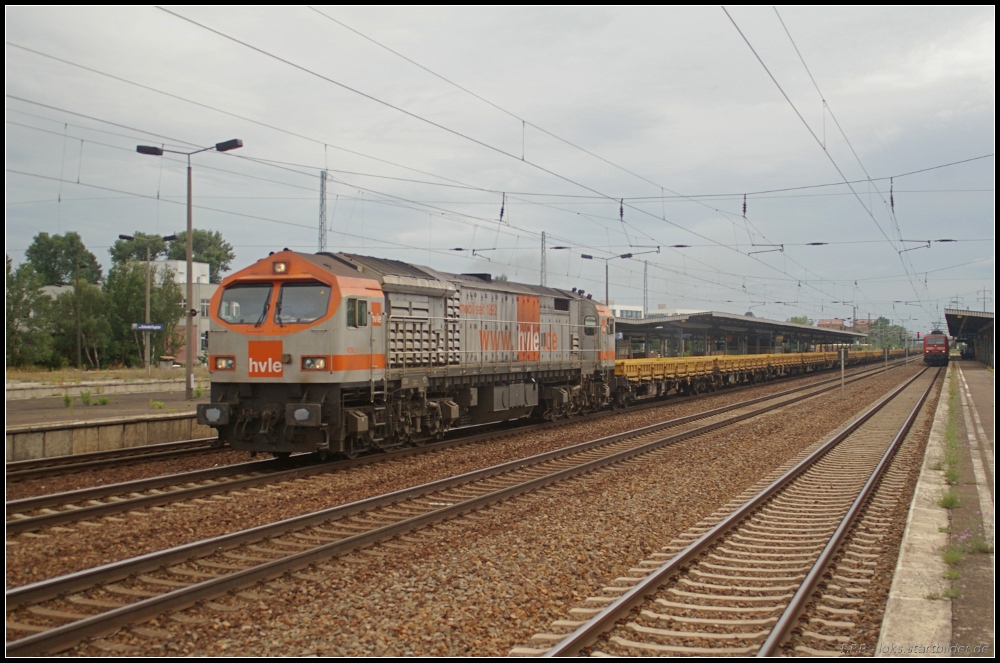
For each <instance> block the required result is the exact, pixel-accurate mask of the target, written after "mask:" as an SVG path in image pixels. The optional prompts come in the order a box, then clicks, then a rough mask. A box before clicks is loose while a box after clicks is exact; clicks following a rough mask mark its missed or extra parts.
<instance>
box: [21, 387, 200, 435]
mask: <svg viewBox="0 0 1000 663" xmlns="http://www.w3.org/2000/svg"><path fill="white" fill-rule="evenodd" d="M101 398H105V399H107V403H106V404H105V405H100V404H99V402H100V399H101ZM90 402H91V403H92V404H91V405H86V404H85V403H84V402H83V401H82V400H81V398H80V397H79V396H76V397H72V399H71V405H70V406H67V405H66V402H65V400H64V399H63V397H62V396H50V397H46V398H31V399H23V400H8V401H6V413H7V418H6V426H7V428H11V427H15V426H30V425H37V424H52V423H61V422H70V421H92V420H96V419H108V418H113V417H137V416H143V415H149V414H165V413H180V412H190V413H191V414H193V413H194V411H195V405H196V404H197V403H207V402H208V390H207V389H205V390H204V392H203V395H202V396H201V398H199V399H197V400H192V401H188V400H185V398H184V390H183V388H182V389H181V390H179V391H178V390H170V391H157V392H144V393H138V394H135V393H133V394H106V395H105V394H98V393H95V394H93V395H91V396H90Z"/></svg>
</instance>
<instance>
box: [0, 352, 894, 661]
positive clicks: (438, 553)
mask: <svg viewBox="0 0 1000 663" xmlns="http://www.w3.org/2000/svg"><path fill="white" fill-rule="evenodd" d="M912 372H913V371H912V369H904V370H899V371H892V372H890V373H888V374H887V375H885V376H880V377H877V378H874V379H872V380H870V381H867V382H865V383H864V384H863V385H859V386H855V387H853V388H852V387H849V388H848V393H847V397H846V398H841V396H840V394H839V392H833V393H829V394H826V395H823V396H821V397H819V398H818V399H813V400H810V401H806V402H803V403H798V404H795V405H793V406H791V407H789V408H786V409H785V410H782V411H780V412H777V413H772V414H768V415H763V416H761V417H758V418H755V419H753V420H751V421H749V422H746V423H745V424H744V425H742V426H740V427H738V428H736V429H733V430H728V431H726V430H723V431H717V432H715V433H712V434H709V435H706V436H703V437H700V438H696V439H693V440H688V441H685V442H683V443H680V444H678V445H676V446H673V447H669V448H666V449H663V450H660V451H657V452H655V453H653V454H649V455H648V456H645V457H642V458H638V459H633V460H631V461H629V462H627V463H622V464H620V465H618V466H615V467H613V468H608V469H605V470H600V471H597V472H594V473H592V474H590V475H587V476H585V477H581V478H577V479H574V480H572V481H569V482H566V483H563V484H559V485H557V486H554V487H551V488H548V489H545V490H541V491H538V492H535V493H532V494H529V495H527V496H524V497H520V498H517V499H515V500H512V501H510V502H507V503H505V504H503V505H498V506H495V507H492V508H490V509H487V510H484V511H482V512H479V513H477V514H474V515H473V516H471V517H467V518H461V519H459V520H457V521H454V522H452V523H448V524H445V525H442V526H439V527H435V528H432V529H428V530H424V531H421V532H418V533H415V534H414V535H412V536H410V537H406V539H407V540H403V541H399V542H397V543H395V544H392V545H383V546H377V547H375V548H373V549H370V550H367V551H362V552H359V553H355V554H353V555H351V556H350V557H348V558H344V559H339V560H331V561H330V562H329V563H328V564H324V565H321V566H319V567H315V568H311V569H309V570H308V571H306V572H304V573H302V574H295V575H292V576H286V577H283V578H282V579H280V580H279V581H276V582H270V583H266V584H264V585H262V586H258V587H256V588H254V589H253V590H251V592H250V593H243V594H241V595H239V596H227V597H225V598H223V599H218V600H216V601H215V602H214V603H215V604H216V605H215V606H214V607H213V606H201V607H197V608H192V609H190V610H187V611H184V613H183V614H182V615H180V617H182V618H183V619H184V622H179V621H176V620H175V619H173V618H172V617H170V616H167V617H162V618H160V619H158V620H156V621H155V623H153V624H148V625H145V626H146V627H147V628H148V627H153V629H155V631H152V632H153V633H154V634H155V636H154V637H150V636H149V635H148V633H150V632H151V631H146V632H145V633H146V635H143V634H141V633H140V630H138V629H134V628H130V629H123V630H122V631H121V632H119V633H118V634H116V635H114V636H110V637H109V638H107V639H106V640H102V641H100V642H98V643H95V644H89V645H82V646H81V647H78V648H77V649H75V650H73V651H72V653H74V654H98V653H100V654H106V653H112V652H109V651H108V650H109V648H110V649H112V650H114V651H121V652H122V653H125V652H126V651H131V652H133V653H143V654H146V655H156V654H170V653H183V654H195V655H214V654H225V653H229V654H250V655H305V654H319V655H366V656H368V655H442V654H443V655H505V654H506V653H507V652H508V651H509V650H510V649H511V648H512V647H514V646H516V645H520V644H523V643H524V642H527V640H528V639H529V638H530V636H531V635H532V634H533V633H535V632H538V631H543V630H546V628H547V627H548V625H549V624H550V623H551V622H552V621H553V620H555V619H561V618H564V617H565V614H566V610H567V608H568V607H570V606H572V605H575V604H577V603H579V602H581V601H582V600H583V599H584V598H586V597H587V596H591V595H592V594H593V593H594V590H595V589H596V588H599V587H601V586H603V585H604V584H606V583H608V582H609V581H610V580H611V579H613V578H614V577H616V576H618V575H625V574H626V571H627V569H628V568H629V566H631V565H633V564H635V563H636V562H638V561H639V560H641V559H644V558H646V557H648V556H649V555H650V553H651V552H653V551H655V550H657V549H658V548H659V547H660V546H662V545H663V544H664V543H665V542H666V541H669V540H670V539H671V538H673V537H674V536H676V535H678V534H679V533H680V532H683V531H684V530H685V529H687V528H688V527H689V526H691V525H692V524H694V523H695V522H697V521H698V520H699V519H700V518H701V517H703V516H705V515H707V514H708V513H710V512H711V511H712V510H714V509H715V508H717V507H718V506H720V505H722V504H724V503H725V502H727V501H728V500H729V499H732V498H733V497H735V496H736V495H738V494H739V493H740V492H741V491H742V490H744V489H745V488H747V487H748V486H750V485H752V484H754V483H755V482H756V481H757V480H758V479H759V478H760V476H761V475H762V474H765V473H767V472H769V471H771V470H772V469H773V468H774V467H776V466H778V465H780V464H781V463H783V462H785V461H787V460H788V459H789V458H791V457H793V456H795V455H796V454H797V453H799V452H800V451H801V450H802V449H803V448H805V447H807V446H809V445H810V444H812V443H814V442H815V441H816V440H817V439H819V438H821V437H823V436H824V435H825V434H826V433H828V432H829V431H831V430H832V429H835V428H837V427H839V426H840V425H842V424H843V423H844V422H845V421H847V420H849V419H850V418H852V417H853V416H854V415H855V414H856V413H857V412H858V411H860V410H861V409H863V408H864V407H865V406H866V405H868V404H870V403H871V402H873V401H874V400H876V399H877V398H878V397H879V396H881V395H882V394H883V393H885V391H887V390H888V388H889V387H890V386H891V385H895V384H898V382H899V381H901V380H902V379H903V378H904V377H905V376H907V375H912ZM713 405H717V403H713ZM642 414H648V413H642ZM676 414H679V413H678V412H676V411H674V412H672V413H671V415H672V416H676ZM635 419H636V417H633V418H632V419H631V420H630V422H629V426H628V427H635V426H636V425H639V423H640V422H637V421H636V420H635ZM605 421H608V420H604V421H602V422H600V423H602V424H604V422H605ZM586 428H587V435H586V437H588V438H589V437H594V436H596V435H598V434H602V432H599V431H597V430H594V429H595V424H587V426H586ZM564 430H565V429H561V430H560V431H559V433H560V434H563V431H564ZM607 432H611V431H607ZM580 439H583V438H580ZM573 441H580V440H579V439H577V440H573ZM521 444H525V445H527V444H528V442H527V441H521ZM505 448H506V447H505ZM480 455H481V450H480ZM446 461H447V462H446V464H447V466H448V468H449V469H450V470H451V473H455V472H458V471H461V469H460V468H457V467H456V466H455V465H456V458H455V450H452V451H451V452H449V454H448V455H447V458H446ZM491 462H497V461H496V460H492V461H491ZM356 478H357V477H355V479H356ZM428 478H430V477H428ZM303 483H304V482H303ZM379 488H380V491H385V490H388V489H390V488H389V487H388V486H386V485H385V484H381V485H380V486H379ZM8 552H10V549H8ZM8 563H9V564H10V561H8Z"/></svg>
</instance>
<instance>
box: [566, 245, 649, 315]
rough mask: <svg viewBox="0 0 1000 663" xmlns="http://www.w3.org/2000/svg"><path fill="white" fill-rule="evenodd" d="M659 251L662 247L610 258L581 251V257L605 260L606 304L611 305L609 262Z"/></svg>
mask: <svg viewBox="0 0 1000 663" xmlns="http://www.w3.org/2000/svg"><path fill="white" fill-rule="evenodd" d="M659 252H660V247H656V250H654V251H640V252H639V253H623V254H621V255H618V256H611V257H610V258H601V257H596V258H595V257H594V256H592V255H589V254H586V253H581V254H580V257H581V258H583V259H584V260H603V261H604V305H605V306H610V304H608V302H609V301H611V300H610V298H609V296H608V263H609V262H611V261H612V260H615V259H617V258H621V259H622V260H628V259H629V258H631V257H632V256H641V255H643V254H645V253H659Z"/></svg>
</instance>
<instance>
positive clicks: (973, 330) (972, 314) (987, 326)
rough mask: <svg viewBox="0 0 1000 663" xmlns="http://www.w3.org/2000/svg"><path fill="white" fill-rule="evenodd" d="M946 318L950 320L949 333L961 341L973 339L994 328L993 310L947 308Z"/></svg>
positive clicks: (945, 311)
mask: <svg viewBox="0 0 1000 663" xmlns="http://www.w3.org/2000/svg"><path fill="white" fill-rule="evenodd" d="M944 319H945V320H946V321H947V322H948V335H949V336H951V337H953V338H955V339H957V340H959V341H971V340H972V339H974V338H976V337H978V336H982V335H983V334H984V333H987V332H990V331H992V329H993V312H992V311H965V310H962V309H956V308H946V309H945V310H944Z"/></svg>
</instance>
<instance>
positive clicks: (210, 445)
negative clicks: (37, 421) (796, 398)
mask: <svg viewBox="0 0 1000 663" xmlns="http://www.w3.org/2000/svg"><path fill="white" fill-rule="evenodd" d="M903 363H905V361H904V360H896V361H894V362H892V363H890V364H889V367H890V368H894V367H896V366H899V365H902V364H903ZM860 370H861V372H875V371H879V370H883V367H874V368H872V367H862V368H861V369H860ZM852 371H853V374H857V371H858V369H851V370H850V371H849V372H848V375H851V374H852ZM809 375H812V374H807V376H809ZM807 376H806V377H807ZM792 379H794V378H792ZM754 386H755V385H748V386H740V387H735V388H733V389H728V390H727V391H729V392H730V393H733V392H738V391H740V390H743V389H751V388H753V387H754ZM713 393H717V392H713ZM706 395H710V394H698V395H695V396H688V397H684V398H685V400H692V399H697V398H700V397H704V396H706ZM671 400H672V397H671ZM663 403H664V401H663V399H657V401H656V402H653V403H644V402H640V404H639V405H636V406H633V407H632V408H631V409H633V410H635V409H641V408H645V407H656V406H658V405H662V404H663ZM597 414H598V415H599V416H606V415H607V412H601V413H597ZM427 446H428V447H429V446H432V445H427ZM221 448H225V447H222V446H219V443H218V439H217V438H214V437H211V438H199V439H194V440H185V441H181V442H166V443H163V444H153V445H148V446H142V447H131V448H126V449H113V450H109V451H95V452H90V453H84V454H73V455H71V456H55V457H50V458H36V459H31V460H21V461H13V462H8V463H6V465H5V476H6V480H7V482H8V483H11V482H21V481H29V480H34V479H42V478H48V477H57V476H61V475H65V474H73V473H78V472H85V471H95V470H102V469H110V468H114V467H121V466H125V465H132V464H136V463H146V462H155V461H161V460H172V459H176V458H181V457H184V456H189V455H192V454H200V453H209V452H212V451H218V450H219V449H221Z"/></svg>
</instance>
